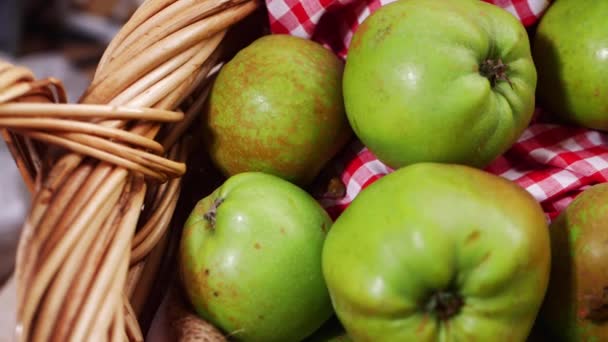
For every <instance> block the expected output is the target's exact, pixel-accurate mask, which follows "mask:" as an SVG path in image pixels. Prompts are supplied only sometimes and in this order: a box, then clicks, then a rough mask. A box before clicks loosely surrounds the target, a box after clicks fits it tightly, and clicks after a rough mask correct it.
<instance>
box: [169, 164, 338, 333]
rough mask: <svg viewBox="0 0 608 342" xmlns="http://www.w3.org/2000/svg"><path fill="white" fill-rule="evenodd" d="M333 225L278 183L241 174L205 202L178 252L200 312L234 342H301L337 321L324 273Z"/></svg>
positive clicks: (309, 200) (307, 198)
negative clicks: (331, 320) (333, 318)
mask: <svg viewBox="0 0 608 342" xmlns="http://www.w3.org/2000/svg"><path fill="white" fill-rule="evenodd" d="M331 224H332V221H331V219H330V217H329V216H328V214H327V213H326V212H325V210H324V209H323V208H322V207H321V206H320V204H319V203H318V202H317V201H315V200H314V198H313V197H312V196H311V195H309V194H308V193H307V192H305V191H304V190H302V189H301V188H299V187H297V186H296V185H294V184H293V183H290V182H288V181H286V180H284V179H282V178H280V177H278V176H274V175H270V174H264V173H260V172H243V173H240V174H238V175H235V176H232V177H230V178H228V179H227V180H226V182H225V183H223V184H222V185H221V186H220V187H219V188H217V189H216V190H215V191H214V192H213V193H211V194H210V195H209V196H207V197H205V198H204V199H202V200H201V201H200V202H199V203H198V204H197V205H196V207H195V208H194V209H193V211H192V213H191V214H190V216H189V217H188V220H187V222H186V224H185V227H184V230H183V235H182V239H181V244H180V249H179V267H180V276H181V283H182V284H183V287H184V289H185V293H186V294H187V297H188V299H189V301H190V302H191V303H192V305H193V307H194V308H195V310H196V312H197V313H198V314H199V315H200V316H201V317H202V318H204V319H206V320H208V321H209V322H211V323H212V324H214V325H215V326H216V327H218V328H220V329H221V330H222V331H224V332H225V333H226V334H228V335H230V336H231V338H232V339H235V340H239V341H252V342H273V341H277V342H284V341H301V340H302V339H303V338H305V337H306V336H309V335H311V334H312V333H313V332H314V331H316V330H317V329H318V328H319V327H320V326H321V325H322V324H323V323H324V322H325V321H326V320H328V319H329V318H330V317H331V315H332V314H333V310H332V306H331V302H330V298H329V294H328V291H327V288H326V285H325V281H324V279H323V274H322V270H321V252H322V247H323V243H324V241H325V237H326V235H327V231H328V230H329V228H330V226H331Z"/></svg>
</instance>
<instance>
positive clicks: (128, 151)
mask: <svg viewBox="0 0 608 342" xmlns="http://www.w3.org/2000/svg"><path fill="white" fill-rule="evenodd" d="M263 11H264V6H262V5H261V2H259V0H181V1H177V0H147V1H146V2H144V4H143V5H142V6H141V7H140V8H139V9H138V10H137V11H136V13H134V15H133V16H132V17H131V18H130V20H129V21H128V22H127V23H126V24H125V25H124V26H123V28H122V30H121V31H120V32H119V34H118V35H117V36H116V37H115V38H114V40H113V41H112V42H111V43H110V45H109V46H108V47H107V49H106V51H105V53H104V55H103V57H102V59H101V61H100V63H99V65H98V67H97V70H96V73H95V75H94V79H93V80H92V82H91V84H90V86H89V87H88V89H87V90H86V92H85V93H84V95H83V96H82V97H81V98H80V100H79V101H78V103H74V104H69V103H66V94H65V91H64V89H63V86H62V84H61V82H60V81H59V80H56V79H43V80H38V79H36V78H35V76H34V75H32V73H31V72H30V71H29V70H27V69H25V68H22V67H19V66H14V65H10V64H8V63H5V62H2V61H0V130H1V132H2V136H3V138H4V140H5V141H6V142H7V145H8V146H9V148H10V150H11V153H12V155H13V158H14V159H15V162H16V163H17V165H18V167H19V169H20V171H21V174H22V177H23V179H24V181H25V183H26V184H27V186H28V187H29V189H30V191H31V192H32V194H33V202H32V207H31V210H30V212H29V214H28V217H27V218H26V221H25V223H24V226H23V232H22V236H21V238H20V241H19V246H18V252H17V264H16V269H15V279H16V282H17V291H18V294H17V303H18V308H17V310H18V312H17V318H18V325H17V327H16V334H17V340H19V341H77V342H81V341H105V340H108V341H124V340H129V341H142V340H144V336H145V335H146V331H148V329H149V327H150V324H151V320H152V318H153V316H154V314H155V312H156V311H157V309H158V307H159V304H160V302H161V300H162V299H163V298H165V296H166V295H167V294H168V298H169V299H170V300H169V309H168V310H167V313H168V316H169V320H170V322H171V324H172V327H173V329H172V331H171V332H172V333H173V334H174V336H173V337H174V339H179V340H187V339H196V340H198V341H222V340H225V337H224V336H222V334H221V333H220V332H219V330H217V329H215V328H213V327H212V326H210V325H208V324H206V323H205V322H203V321H201V320H200V319H198V318H197V317H196V316H194V315H193V314H192V312H193V311H192V310H191V309H190V308H189V307H188V305H187V304H186V301H185V300H184V298H183V297H182V296H181V292H180V289H179V287H178V283H176V282H175V281H174V276H175V274H174V272H173V270H174V269H175V267H174V262H175V260H174V250H175V248H176V242H177V241H179V234H180V231H181V229H180V228H181V226H182V225H183V222H184V220H185V218H186V216H187V214H188V210H189V209H190V208H192V207H193V206H194V203H195V201H197V200H198V199H200V198H201V196H203V195H206V194H208V193H209V192H211V190H213V189H214V188H215V187H216V186H217V185H219V182H220V181H221V180H222V178H221V176H220V175H218V174H217V173H216V172H214V170H213V169H212V168H211V167H210V166H209V165H210V164H209V161H208V160H207V159H206V156H205V155H204V153H201V149H200V148H198V147H199V141H200V140H201V139H200V137H199V136H198V135H197V132H198V130H197V129H196V126H197V117H198V114H199V113H200V112H201V111H202V110H203V109H204V107H203V105H204V103H205V100H206V97H207V94H208V92H209V85H210V82H211V81H212V79H213V77H214V75H215V73H216V72H217V70H218V69H219V68H220V67H221V65H222V63H223V62H225V61H226V60H228V59H229V58H231V56H233V55H234V53H236V52H237V51H238V50H239V49H241V48H243V47H244V46H245V45H246V44H248V43H250V42H251V41H253V40H254V39H255V38H257V37H259V36H261V35H263V34H266V33H267V31H266V28H265V26H266V25H265V23H266V20H265V13H263ZM184 184H188V186H187V187H186V186H183V185H184Z"/></svg>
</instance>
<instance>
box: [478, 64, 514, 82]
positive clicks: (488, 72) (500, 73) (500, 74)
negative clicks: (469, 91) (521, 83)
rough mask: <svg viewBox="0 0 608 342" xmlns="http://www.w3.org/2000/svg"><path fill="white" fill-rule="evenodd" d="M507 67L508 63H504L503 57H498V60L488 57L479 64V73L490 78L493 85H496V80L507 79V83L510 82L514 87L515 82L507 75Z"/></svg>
mask: <svg viewBox="0 0 608 342" xmlns="http://www.w3.org/2000/svg"><path fill="white" fill-rule="evenodd" d="M507 69H508V65H506V64H504V63H503V62H502V59H501V58H498V59H496V60H494V59H491V58H486V59H485V60H484V61H483V62H482V63H481V64H480V65H479V73H480V74H481V75H482V76H483V77H485V78H487V79H488V80H490V84H491V85H492V87H494V86H495V85H496V82H498V81H506V82H507V83H509V85H510V86H511V88H513V84H512V83H511V80H510V79H509V77H508V76H507Z"/></svg>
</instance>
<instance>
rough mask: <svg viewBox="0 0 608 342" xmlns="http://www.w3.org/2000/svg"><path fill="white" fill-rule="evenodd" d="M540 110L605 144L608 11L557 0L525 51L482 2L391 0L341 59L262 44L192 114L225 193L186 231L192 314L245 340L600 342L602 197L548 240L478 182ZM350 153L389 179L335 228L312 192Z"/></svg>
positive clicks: (496, 189)
mask: <svg viewBox="0 0 608 342" xmlns="http://www.w3.org/2000/svg"><path fill="white" fill-rule="evenodd" d="M537 96H538V97H537ZM537 100H538V101H537ZM537 102H538V103H537ZM537 105H540V106H542V107H543V108H544V109H546V110H547V112H548V113H551V115H553V116H554V119H555V120H557V121H559V122H562V123H564V124H568V125H573V126H583V127H587V128H590V129H598V130H608V1H598V0H559V1H557V2H555V3H554V4H552V5H551V6H550V7H549V9H548V11H547V12H546V13H545V15H544V17H543V18H542V20H541V22H540V25H539V26H538V28H537V29H536V30H535V34H534V36H530V35H529V34H528V32H527V31H526V30H525V28H524V27H523V26H522V24H521V23H520V22H519V21H518V20H517V19H516V18H514V16H512V15H511V14H510V13H508V12H507V11H505V10H503V9H502V8H500V7H497V6H494V5H491V4H488V3H485V2H483V1H478V0H399V1H396V2H394V3H391V4H388V5H385V6H384V7H382V8H380V9H378V10H377V11H376V12H374V13H373V14H372V15H370V16H369V17H368V18H367V19H366V20H365V21H364V22H363V24H362V25H361V26H360V27H359V28H358V30H357V31H356V33H355V35H354V37H353V39H352V42H351V45H350V48H349V53H348V56H347V58H346V61H345V62H343V61H342V60H340V59H338V58H337V57H336V56H335V55H334V54H333V53H332V52H331V51H329V50H328V49H326V48H325V47H323V46H321V45H319V44H317V43H316V42H314V41H311V40H306V39H302V38H297V37H294V36H288V35H267V36H264V37H261V38H259V39H257V40H256V41H254V42H253V43H252V44H251V45H249V46H248V47H246V48H244V49H243V50H241V51H240V52H239V53H238V54H237V55H236V56H235V57H234V58H233V59H232V60H230V61H229V62H228V63H227V64H225V65H224V66H223V67H222V69H221V71H220V72H219V74H218V77H217V79H216V80H215V82H214V85H213V89H212V91H211V93H210V97H209V102H208V108H207V109H206V111H205V114H204V119H203V123H204V125H203V126H204V127H203V129H204V137H205V144H204V146H205V147H206V148H207V151H205V153H208V154H209V155H210V156H211V158H212V160H213V162H214V164H215V166H216V167H217V168H218V169H219V170H221V172H222V173H223V174H224V175H225V176H226V180H225V182H224V183H223V184H222V185H221V186H220V187H219V188H217V189H216V190H215V191H214V192H213V193H211V194H210V195H208V196H207V197H205V198H203V199H202V200H201V201H200V202H199V203H198V204H197V205H196V207H195V208H194V209H193V210H192V213H191V215H190V217H189V219H188V221H187V223H186V225H185V227H184V231H183V236H182V241H181V245H180V254H179V269H180V276H181V283H182V285H183V288H184V290H185V293H186V294H187V298H188V299H189V301H190V302H191V304H192V306H193V308H194V309H195V310H196V312H197V313H198V314H200V316H201V317H203V318H204V319H206V320H208V321H209V322H211V323H212V324H214V325H215V326H216V327H218V328H219V329H221V330H222V331H223V332H225V333H226V334H227V335H228V336H230V337H231V338H232V339H234V340H240V341H259V342H273V341H278V342H298V341H338V340H345V341H346V340H352V341H372V342H382V341H388V342H399V341H525V340H526V339H528V338H529V336H530V333H531V331H532V329H533V327H539V330H540V331H542V333H543V334H546V335H548V336H551V337H552V338H556V339H559V340H568V341H583V340H585V341H600V340H606V339H608V323H605V322H606V320H607V319H608V185H607V184H599V185H595V186H593V187H591V188H588V189H587V190H585V191H584V192H583V193H582V194H581V195H579V196H578V197H577V198H576V199H575V200H574V202H572V204H571V205H570V206H569V207H568V208H567V209H566V210H565V211H564V212H562V214H561V215H560V216H559V217H558V218H557V219H556V220H555V221H553V222H552V223H549V222H548V221H547V218H546V216H545V215H544V212H543V210H542V208H541V206H540V205H539V203H538V202H536V201H535V199H534V198H533V197H532V196H531V195H530V194H529V193H528V192H527V191H525V190H524V189H523V188H521V187H519V186H518V185H516V184H515V183H512V182H511V181H508V180H506V179H504V178H501V177H499V176H496V175H493V174H490V173H488V172H486V171H484V167H486V166H487V165H489V163H491V162H492V161H493V160H495V159H496V158H497V157H498V156H500V155H501V154H503V153H504V152H505V151H507V150H508V149H509V148H510V147H511V146H512V145H513V144H514V143H515V142H516V140H517V139H518V138H519V137H520V135H521V134H522V133H523V131H524V130H525V129H526V128H527V127H528V125H529V124H530V122H531V120H532V116H533V113H534V110H535V108H536V107H537ZM351 139H359V140H360V141H361V142H362V143H363V144H364V145H365V146H366V147H368V148H369V149H370V150H371V151H372V152H373V153H374V154H375V155H376V156H377V157H378V159H379V160H381V161H382V162H384V163H385V164H386V165H388V166H390V167H391V168H394V170H395V171H394V172H392V173H390V174H389V175H387V176H385V177H383V178H381V179H379V180H377V181H376V182H375V183H373V184H371V185H370V186H368V187H366V188H365V189H364V190H362V191H361V192H360V193H359V194H358V195H357V197H356V198H355V199H354V201H353V202H352V203H351V204H350V206H349V207H348V208H346V210H345V211H344V212H343V213H341V215H340V216H339V217H338V218H337V219H336V220H335V221H334V220H332V219H331V218H330V217H329V216H328V214H327V212H326V211H325V210H324V209H323V207H322V206H321V205H320V203H319V202H318V200H317V199H316V198H315V196H314V195H313V193H312V192H311V188H312V186H311V185H312V184H313V183H314V182H315V180H316V179H318V178H319V177H320V174H321V173H322V170H323V169H324V168H325V167H327V165H328V163H329V162H330V161H331V160H332V159H333V158H334V157H335V156H336V155H337V154H338V153H339V151H340V150H342V149H343V148H344V147H345V146H346V144H347V143H348V142H349V141H351ZM549 225H551V226H549Z"/></svg>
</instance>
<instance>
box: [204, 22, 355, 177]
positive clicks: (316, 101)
mask: <svg viewBox="0 0 608 342" xmlns="http://www.w3.org/2000/svg"><path fill="white" fill-rule="evenodd" d="M343 70H344V62H343V61H342V60H340V59H339V58H338V57H337V56H336V55H335V54H333V53H332V52H331V51H329V50H328V49H326V48H324V47H323V46H322V45H320V44H319V43H316V42H314V41H311V40H308V39H304V38H299V37H295V36H291V35H284V34H273V35H268V36H263V37H261V38H259V39H257V40H255V41H254V42H253V43H251V44H250V45H249V46H247V47H246V48H244V49H242V50H240V51H239V52H238V53H237V54H236V56H235V57H234V58H233V59H232V60H230V61H229V62H228V63H226V65H224V66H223V67H222V69H221V70H220V72H219V75H218V77H217V79H216V80H215V82H214V84H213V88H212V90H211V93H210V95H209V107H208V110H206V111H205V115H204V118H203V120H202V121H203V132H204V134H203V137H204V141H205V146H206V147H207V150H208V152H209V154H210V156H211V158H212V160H213V162H214V164H215V165H216V167H217V168H218V169H219V170H220V171H222V173H223V174H224V175H226V176H231V175H235V174H237V173H240V172H245V171H259V172H265V173H270V174H273V175H277V176H279V177H281V178H284V179H287V180H289V181H291V182H293V183H295V184H297V185H300V186H306V185H309V184H310V183H311V182H312V181H313V180H314V179H315V177H316V176H317V175H318V174H319V172H320V171H321V169H322V168H323V167H324V166H325V165H326V164H327V163H328V162H329V160H330V159H331V158H333V157H334V156H335V155H336V154H337V153H338V152H339V151H340V150H341V149H342V148H343V147H344V146H345V145H346V143H347V142H348V141H349V140H350V138H351V137H352V130H351V129H350V126H349V123H348V120H347V118H346V114H345V110H344V99H343V97H342V75H343Z"/></svg>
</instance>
